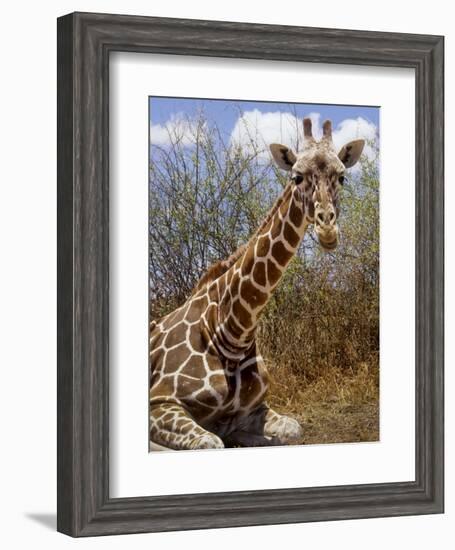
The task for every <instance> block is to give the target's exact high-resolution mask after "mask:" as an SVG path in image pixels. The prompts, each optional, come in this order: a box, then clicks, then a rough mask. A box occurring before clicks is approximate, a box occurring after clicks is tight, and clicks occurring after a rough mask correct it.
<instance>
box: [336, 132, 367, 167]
mask: <svg viewBox="0 0 455 550" xmlns="http://www.w3.org/2000/svg"><path fill="white" fill-rule="evenodd" d="M364 145H365V140H364V139H355V140H354V141H350V142H349V143H346V145H343V147H342V148H341V149H340V152H339V153H338V158H339V159H340V160H341V162H342V163H343V164H344V165H345V166H346V168H351V166H354V164H355V163H356V162H357V161H358V160H359V158H360V155H361V154H362V151H363V146H364Z"/></svg>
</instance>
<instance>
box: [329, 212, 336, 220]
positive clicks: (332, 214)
mask: <svg viewBox="0 0 455 550" xmlns="http://www.w3.org/2000/svg"><path fill="white" fill-rule="evenodd" d="M334 219H335V212H330V214H329V221H330V223H333V221H334Z"/></svg>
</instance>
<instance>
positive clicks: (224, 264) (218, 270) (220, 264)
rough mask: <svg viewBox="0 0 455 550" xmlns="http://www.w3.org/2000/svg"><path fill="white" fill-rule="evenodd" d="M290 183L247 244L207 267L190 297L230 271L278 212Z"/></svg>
mask: <svg viewBox="0 0 455 550" xmlns="http://www.w3.org/2000/svg"><path fill="white" fill-rule="evenodd" d="M291 185H292V184H291V183H288V184H287V186H286V190H285V192H284V193H283V194H281V195H280V196H279V197H278V198H277V199H276V201H275V202H274V203H273V205H272V208H271V209H270V210H269V211H268V213H267V215H266V216H265V217H264V219H263V220H262V223H261V225H260V226H259V227H258V228H257V229H256V231H255V232H254V234H253V235H252V237H251V238H250V239H249V241H248V242H247V243H244V244H242V245H240V246H239V247H238V248H237V250H235V251H234V252H233V253H232V254H231V255H230V256H229V257H228V258H227V259H225V260H218V261H217V262H215V263H213V264H212V265H211V266H209V267H208V269H207V271H206V272H205V273H204V274H203V275H202V277H201V278H200V279H199V281H198V283H197V284H196V286H195V287H194V289H193V292H192V293H191V296H193V295H194V294H196V293H197V292H199V291H200V290H201V289H202V288H204V287H206V286H207V285H208V284H209V283H211V282H212V281H215V280H216V279H218V278H219V277H221V276H222V275H223V274H224V273H226V271H228V269H230V268H231V267H232V266H233V265H234V264H235V262H236V261H237V260H238V259H239V258H240V257H241V256H243V254H244V253H245V252H246V251H247V250H248V249H249V248H250V246H253V245H254V243H255V242H256V239H257V238H258V236H259V234H260V233H261V232H262V231H263V229H264V228H265V227H266V225H267V224H268V223H269V221H270V220H271V219H272V217H273V216H274V214H275V212H276V211H277V210H278V208H279V207H280V206H281V204H282V202H283V200H284V196H286V195H287V193H286V191H287V189H289V188H290V187H291Z"/></svg>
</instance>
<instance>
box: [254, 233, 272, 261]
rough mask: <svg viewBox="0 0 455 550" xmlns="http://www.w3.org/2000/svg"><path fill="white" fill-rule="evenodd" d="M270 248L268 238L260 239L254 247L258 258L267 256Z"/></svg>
mask: <svg viewBox="0 0 455 550" xmlns="http://www.w3.org/2000/svg"><path fill="white" fill-rule="evenodd" d="M269 248H270V239H269V237H268V236H265V237H260V238H259V239H258V242H257V245H256V253H257V255H258V256H260V257H262V256H267V253H268V251H269Z"/></svg>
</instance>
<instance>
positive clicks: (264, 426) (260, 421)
mask: <svg viewBox="0 0 455 550" xmlns="http://www.w3.org/2000/svg"><path fill="white" fill-rule="evenodd" d="M302 437H303V433H302V427H301V426H300V424H299V423H298V422H297V420H295V419H294V418H291V417H289V416H285V415H282V414H278V413H277V412H275V411H274V410H273V409H271V408H270V407H268V406H267V405H265V404H262V405H261V406H260V407H259V408H258V409H256V410H255V411H253V412H252V413H251V414H250V415H248V416H247V417H246V418H245V419H242V422H241V424H240V425H239V429H238V430H236V431H234V432H232V433H231V434H229V436H228V438H227V439H226V441H227V442H228V443H229V444H237V445H242V446H244V447H257V446H263V445H292V444H298V443H299V442H300V441H301V439H302Z"/></svg>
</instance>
